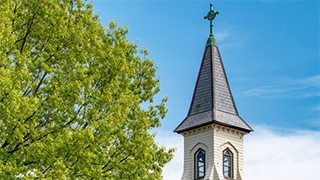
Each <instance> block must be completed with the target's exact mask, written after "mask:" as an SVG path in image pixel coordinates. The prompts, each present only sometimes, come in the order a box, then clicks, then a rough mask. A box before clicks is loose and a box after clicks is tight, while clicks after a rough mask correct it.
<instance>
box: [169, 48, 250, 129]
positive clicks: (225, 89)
mask: <svg viewBox="0 0 320 180" xmlns="http://www.w3.org/2000/svg"><path fill="white" fill-rule="evenodd" d="M209 124H220V125H224V126H228V127H232V128H235V129H239V130H242V131H245V132H250V131H253V129H252V128H251V127H250V126H249V125H248V124H247V123H246V122H245V121H244V120H243V119H242V118H241V117H240V116H239V114H238V111H237V108H236V105H235V103H234V100H233V97H232V93H231V90H230V87H229V83H228V79H227V76H226V72H225V70H224V67H223V63H222V60H221V56H220V52H219V49H218V47H217V46H213V45H211V46H207V47H206V49H205V52H204V55H203V58H202V63H201V67H200V71H199V75H198V79H197V82H196V87H195V89H194V93H193V98H192V102H191V105H190V109H189V112H188V115H187V117H186V118H185V119H184V120H183V121H182V122H181V123H180V125H179V126H178V127H177V128H176V129H175V130H174V132H177V133H182V132H184V131H188V130H191V129H195V128H198V127H201V126H206V125H209Z"/></svg>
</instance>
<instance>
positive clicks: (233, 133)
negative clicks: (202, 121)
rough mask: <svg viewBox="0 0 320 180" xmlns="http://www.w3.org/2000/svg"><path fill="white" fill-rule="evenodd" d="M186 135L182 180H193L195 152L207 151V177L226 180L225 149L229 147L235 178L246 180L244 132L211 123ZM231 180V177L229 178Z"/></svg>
mask: <svg viewBox="0 0 320 180" xmlns="http://www.w3.org/2000/svg"><path fill="white" fill-rule="evenodd" d="M182 135H183V136H184V167H183V175H182V178H181V180H193V179H194V169H195V164H194V163H195V159H194V154H195V153H196V152H197V150H199V148H201V149H203V150H204V151H205V152H206V160H205V161H206V167H205V178H204V179H203V180H225V179H226V178H224V175H223V159H222V158H223V151H224V150H225V149H226V148H228V149H229V150H230V151H231V152H232V154H233V170H232V171H233V179H234V180H245V176H244V165H243V164H244V163H243V136H244V135H245V133H244V132H242V131H238V130H235V129H231V128H227V127H224V126H218V125H209V126H205V127H201V128H198V129H194V130H191V131H187V132H184V133H182ZM228 180H230V179H228Z"/></svg>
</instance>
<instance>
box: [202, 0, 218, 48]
mask: <svg viewBox="0 0 320 180" xmlns="http://www.w3.org/2000/svg"><path fill="white" fill-rule="evenodd" d="M217 14H219V11H215V10H213V4H212V3H211V4H210V11H209V12H208V14H207V16H205V17H204V19H208V20H209V21H210V36H209V38H208V41H207V45H206V46H207V47H208V46H211V45H214V46H218V44H217V41H216V39H215V38H214V35H213V20H214V19H215V18H216V15H217Z"/></svg>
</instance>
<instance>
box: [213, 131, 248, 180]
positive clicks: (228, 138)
mask: <svg viewBox="0 0 320 180" xmlns="http://www.w3.org/2000/svg"><path fill="white" fill-rule="evenodd" d="M213 134H214V136H213V139H214V140H213V141H214V149H215V153H214V167H215V173H214V179H213V180H224V179H225V178H224V175H223V151H224V150H225V149H227V148H228V149H229V150H230V151H231V152H232V154H233V179H235V180H245V179H246V178H245V176H244V162H243V153H244V151H243V137H244V135H245V134H246V133H244V132H242V131H237V130H235V129H232V128H227V127H224V126H217V125H215V126H214V133H213Z"/></svg>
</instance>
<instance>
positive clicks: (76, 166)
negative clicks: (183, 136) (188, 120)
mask: <svg viewBox="0 0 320 180" xmlns="http://www.w3.org/2000/svg"><path fill="white" fill-rule="evenodd" d="M127 33H128V28H127V27H125V26H119V25H118V24H117V23H116V22H115V21H112V22H110V24H109V26H108V27H107V28H105V27H104V26H103V25H102V24H101V22H100V21H99V16H98V15H97V14H94V13H93V5H92V4H90V3H84V2H82V0H50V1H49V0H39V1H38V0H10V1H2V2H1V5H0V179H15V178H21V177H23V178H24V179H27V178H30V179H34V178H49V179H161V168H162V167H164V165H165V164H166V163H168V162H169V161H170V160H171V159H172V157H173V152H174V149H168V150H166V148H165V147H161V146H159V145H158V144H157V143H156V142H155V141H154V137H155V134H154V133H152V131H151V130H152V129H154V128H156V127H159V126H160V119H162V118H164V116H165V114H166V113H167V109H166V105H165V102H166V101H167V98H164V99H163V100H162V103H159V104H155V103H154V95H155V94H157V93H158V92H159V91H160V88H159V86H160V81H159V78H157V77H156V75H155V73H156V69H157V66H156V65H155V63H154V61H153V60H152V59H150V58H149V57H148V56H147V55H148V50H147V49H139V48H138V45H137V43H132V42H129V41H128V39H127V38H126V34H127ZM142 103H149V107H148V108H143V107H142V106H141V104H142Z"/></svg>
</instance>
